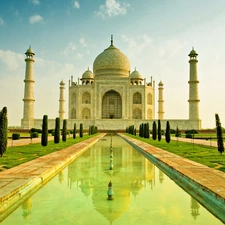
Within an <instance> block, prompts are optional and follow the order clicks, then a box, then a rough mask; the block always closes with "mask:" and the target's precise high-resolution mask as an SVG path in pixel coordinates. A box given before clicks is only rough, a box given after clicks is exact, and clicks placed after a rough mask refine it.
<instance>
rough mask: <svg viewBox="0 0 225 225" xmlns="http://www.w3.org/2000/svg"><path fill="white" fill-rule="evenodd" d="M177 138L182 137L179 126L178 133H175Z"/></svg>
mask: <svg viewBox="0 0 225 225" xmlns="http://www.w3.org/2000/svg"><path fill="white" fill-rule="evenodd" d="M175 137H181V133H180V131H179V129H178V126H177V129H176V132H175Z"/></svg>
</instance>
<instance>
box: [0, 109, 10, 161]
mask: <svg viewBox="0 0 225 225" xmlns="http://www.w3.org/2000/svg"><path fill="white" fill-rule="evenodd" d="M7 133H8V117H7V108H6V107H3V109H2V111H1V112H0V156H1V157H2V156H3V153H4V152H5V151H6V149H7V142H8V137H7Z"/></svg>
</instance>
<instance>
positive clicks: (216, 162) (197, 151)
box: [126, 134, 225, 172]
mask: <svg viewBox="0 0 225 225" xmlns="http://www.w3.org/2000/svg"><path fill="white" fill-rule="evenodd" d="M126 135H127V136H129V137H132V138H136V139H138V140H140V141H143V142H146V143H148V144H150V145H153V146H156V147H158V148H161V149H164V150H166V151H168V152H172V153H175V154H177V155H179V156H182V157H184V158H187V159H190V160H192V161H195V162H198V163H201V164H203V165H206V166H208V167H211V168H214V169H218V170H221V171H223V172H225V153H223V155H221V154H220V152H218V150H217V148H215V147H210V146H204V145H198V144H194V145H193V144H192V143H186V142H181V141H178V142H177V141H175V140H171V141H170V143H169V144H168V143H167V142H166V141H165V139H162V140H161V141H158V140H155V141H154V140H153V139H152V138H150V139H146V138H140V137H139V136H133V135H130V134H126Z"/></svg>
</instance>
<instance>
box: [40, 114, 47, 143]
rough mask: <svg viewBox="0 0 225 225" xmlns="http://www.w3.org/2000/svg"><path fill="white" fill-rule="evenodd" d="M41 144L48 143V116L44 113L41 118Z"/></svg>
mask: <svg viewBox="0 0 225 225" xmlns="http://www.w3.org/2000/svg"><path fill="white" fill-rule="evenodd" d="M41 145H42V146H47V145H48V116H47V115H44V116H43V120H42V135H41Z"/></svg>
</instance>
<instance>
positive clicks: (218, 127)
mask: <svg viewBox="0 0 225 225" xmlns="http://www.w3.org/2000/svg"><path fill="white" fill-rule="evenodd" d="M215 118H216V132H217V146H218V151H219V152H220V154H221V155H222V153H223V152H224V145H223V130H222V126H221V123H220V118H219V115H218V114H215Z"/></svg>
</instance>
